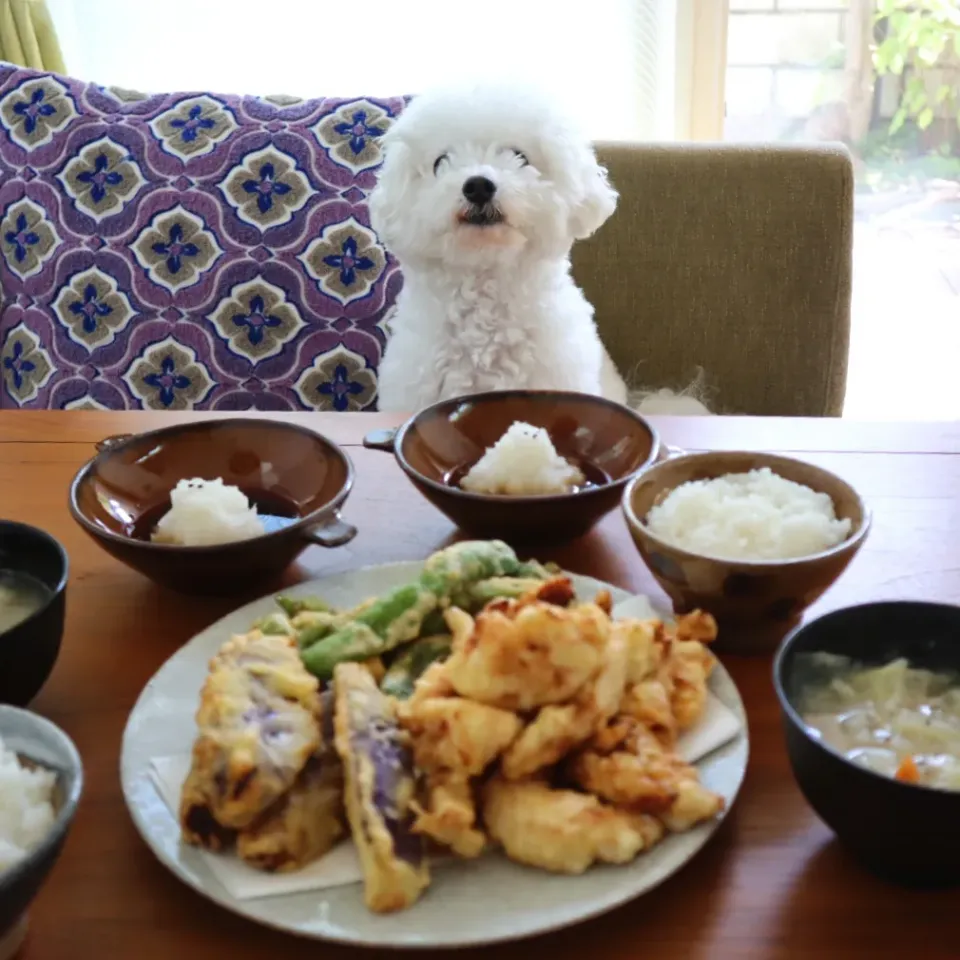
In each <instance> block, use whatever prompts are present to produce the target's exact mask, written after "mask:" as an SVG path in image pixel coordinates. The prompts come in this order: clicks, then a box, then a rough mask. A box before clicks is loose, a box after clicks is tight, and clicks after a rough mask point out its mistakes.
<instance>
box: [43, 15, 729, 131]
mask: <svg viewBox="0 0 960 960" xmlns="http://www.w3.org/2000/svg"><path fill="white" fill-rule="evenodd" d="M677 2H678V0H362V2H353V3H351V2H344V0H49V3H50V7H51V11H52V14H53V17H54V20H55V22H56V24H57V28H58V31H59V34H60V37H61V43H62V46H63V50H64V57H65V60H66V62H67V67H68V69H69V71H70V73H71V74H73V75H76V76H79V77H81V78H82V79H86V80H95V81H97V82H100V83H104V84H111V85H119V86H124V87H129V88H132V89H137V90H144V91H148V92H151V91H180V90H209V91H213V92H218V91H219V92H224V93H250V94H271V93H288V94H295V95H298V96H304V97H311V96H341V95H344V96H352V95H356V94H370V95H374V96H377V95H386V94H398V93H416V92H418V91H420V90H422V89H424V88H425V87H428V86H433V85H435V84H437V83H443V82H446V81H451V80H456V79H461V78H469V79H475V78H478V77H484V76H494V77H497V76H499V77H502V76H504V75H508V76H511V77H516V78H518V79H523V78H527V77H529V78H532V79H534V80H535V81H537V82H538V83H539V84H540V85H541V86H543V87H547V88H548V89H550V90H553V91H555V92H556V94H557V96H558V97H561V98H563V99H564V101H565V102H566V103H567V104H568V105H569V108H570V109H571V110H573V111H574V112H575V113H576V114H577V115H578V116H579V117H580V119H581V121H582V123H583V124H584V126H585V127H586V129H587V131H588V133H589V134H590V135H591V136H593V137H595V138H609V139H666V138H670V137H672V136H673V135H674V133H675V130H674V123H675V115H676V105H675V102H674V95H675V94H674V91H675V86H676V84H675V81H676V78H675V69H676V56H675V50H674V46H673V45H674V42H675V36H676V16H677ZM706 2H708V3H712V2H715V0H706Z"/></svg>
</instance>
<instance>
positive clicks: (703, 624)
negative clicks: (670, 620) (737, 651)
mask: <svg viewBox="0 0 960 960" xmlns="http://www.w3.org/2000/svg"><path fill="white" fill-rule="evenodd" d="M674 636H675V638H676V639H677V640H679V641H680V642H681V643H682V642H684V641H686V640H696V641H697V642H698V643H713V641H714V640H716V639H717V621H716V620H715V619H714V618H713V616H712V615H711V614H709V613H705V612H704V611H703V610H694V611H692V612H691V613H684V614H681V615H680V616H679V617H677V622H676V624H675V628H674Z"/></svg>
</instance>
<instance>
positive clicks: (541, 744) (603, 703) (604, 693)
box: [501, 631, 629, 780]
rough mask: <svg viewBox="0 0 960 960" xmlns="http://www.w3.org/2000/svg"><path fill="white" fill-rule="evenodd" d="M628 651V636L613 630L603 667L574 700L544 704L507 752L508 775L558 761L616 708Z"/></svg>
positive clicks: (531, 771)
mask: <svg viewBox="0 0 960 960" xmlns="http://www.w3.org/2000/svg"><path fill="white" fill-rule="evenodd" d="M628 652H629V651H628V647H627V643H626V639H625V637H624V636H623V635H621V634H620V633H618V632H616V631H611V632H610V635H609V638H608V640H607V644H606V648H605V650H604V656H603V662H602V665H601V667H600V670H599V671H598V673H597V674H596V675H595V676H594V677H593V679H592V680H590V681H588V682H587V684H586V685H585V686H584V687H583V688H581V690H580V691H579V692H578V694H577V696H576V699H575V700H574V701H573V703H568V704H560V705H557V704H550V705H548V706H545V707H541V708H540V711H539V712H538V713H537V716H536V717H535V718H534V720H533V722H532V723H530V725H529V726H528V727H526V728H525V729H524V731H523V733H521V734H520V736H519V737H517V739H516V740H515V741H514V743H513V744H512V746H510V748H509V749H508V750H507V752H506V753H505V754H504V757H503V763H502V766H501V769H502V772H503V776H504V777H505V778H506V779H508V780H520V779H523V778H524V777H529V776H531V775H533V774H534V773H536V772H537V771H539V770H542V769H544V768H545V767H550V766H553V765H554V764H555V763H558V762H559V761H560V760H562V759H563V757H564V756H566V755H567V754H568V753H569V752H570V751H571V750H573V749H575V748H576V747H578V746H580V745H581V744H582V743H584V742H585V741H586V740H589V739H590V737H591V736H592V735H593V733H594V732H595V731H596V730H597V729H598V728H599V727H600V726H601V725H602V724H603V723H604V721H606V720H608V719H609V718H610V717H612V716H613V715H614V714H615V713H616V712H617V710H618V708H619V705H620V702H621V699H622V697H623V691H624V686H625V684H626V680H627V659H628Z"/></svg>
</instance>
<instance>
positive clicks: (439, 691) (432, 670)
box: [404, 661, 456, 706]
mask: <svg viewBox="0 0 960 960" xmlns="http://www.w3.org/2000/svg"><path fill="white" fill-rule="evenodd" d="M455 694H456V691H455V690H454V689H453V684H452V683H451V682H450V678H449V677H448V676H447V664H446V662H445V661H437V662H435V663H431V664H430V666H429V667H427V669H426V670H424V671H423V673H422V674H420V676H419V677H418V678H417V682H416V683H415V684H414V687H413V693H412V694H411V695H410V696H409V697H408V698H407V700H406V701H405V702H404V703H405V706H413V705H415V704H418V703H420V702H422V701H424V700H430V699H432V698H433V697H451V696H454V695H455Z"/></svg>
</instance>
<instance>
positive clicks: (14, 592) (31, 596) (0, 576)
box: [0, 570, 50, 634]
mask: <svg viewBox="0 0 960 960" xmlns="http://www.w3.org/2000/svg"><path fill="white" fill-rule="evenodd" d="M49 596H50V590H49V588H48V587H46V586H45V585H44V584H42V583H41V582H40V581H39V580H37V578H36V577H32V576H30V574H29V573H23V572H21V571H19V570H0V634H2V633H5V632H6V631H7V630H12V629H13V628H14V627H16V626H19V625H20V624H21V623H23V621H24V620H26V619H27V618H28V617H32V616H33V614H35V613H36V612H37V611H38V610H39V609H40V608H41V607H42V606H43V605H44V604H45V603H46V602H47V599H48V597H49Z"/></svg>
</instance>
